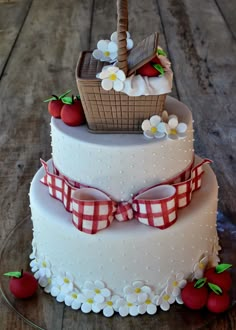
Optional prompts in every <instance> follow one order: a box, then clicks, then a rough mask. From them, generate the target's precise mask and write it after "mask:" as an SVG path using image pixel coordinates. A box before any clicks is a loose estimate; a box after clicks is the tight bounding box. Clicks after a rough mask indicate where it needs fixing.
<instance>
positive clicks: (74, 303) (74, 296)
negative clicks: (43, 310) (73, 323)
mask: <svg viewBox="0 0 236 330" xmlns="http://www.w3.org/2000/svg"><path fill="white" fill-rule="evenodd" d="M65 304H66V306H71V308H72V309H75V310H77V309H79V308H80V306H81V301H80V300H79V291H78V290H77V289H74V290H73V291H71V292H69V293H67V295H66V296H65Z"/></svg>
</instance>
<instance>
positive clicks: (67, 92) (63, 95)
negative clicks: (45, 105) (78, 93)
mask: <svg viewBox="0 0 236 330" xmlns="http://www.w3.org/2000/svg"><path fill="white" fill-rule="evenodd" d="M70 92H71V89H69V90H68V91H66V92H65V93H64V94H62V95H60V96H59V100H61V99H62V98H63V97H65V96H66V95H68V94H69V93H70Z"/></svg>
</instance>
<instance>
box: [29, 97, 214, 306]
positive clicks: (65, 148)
mask: <svg viewBox="0 0 236 330" xmlns="http://www.w3.org/2000/svg"><path fill="white" fill-rule="evenodd" d="M166 108H167V109H168V111H169V113H172V114H176V115H178V116H179V118H183V119H184V120H185V122H186V123H187V126H188V130H187V135H186V137H185V138H184V139H179V140H177V141H172V140H163V141H157V140H151V141H146V140H145V139H144V138H143V135H140V134H134V135H132V134H122V135H120V134H109V135H108V134H101V135H96V136H95V135H93V134H91V133H89V132H88V131H87V129H86V127H85V126H81V127H74V128H72V127H68V126H66V125H65V124H64V123H63V122H62V121H60V120H58V119H54V118H53V119H52V121H51V132H52V157H53V162H54V167H56V168H57V171H59V172H60V173H61V174H63V176H65V177H67V178H69V179H70V180H73V181H77V182H80V183H81V184H86V185H88V186H92V187H95V188H98V189H99V190H101V191H105V192H106V193H107V194H108V195H109V196H110V197H111V198H112V199H113V200H115V201H122V200H123V201H127V200H130V198H132V196H133V195H134V194H136V193H137V192H138V191H140V190H141V189H143V188H147V187H151V186H154V185H156V184H160V183H163V182H168V181H170V179H172V178H175V177H178V176H179V175H180V174H183V173H184V172H185V171H186V170H187V172H189V171H188V169H189V167H190V166H191V163H192V161H193V157H194V152H193V137H192V134H193V129H192V116H191V113H190V111H189V110H188V109H187V107H186V106H185V105H183V104H182V103H180V102H179V101H177V100H175V99H173V98H168V99H167V102H166ZM194 161H195V163H196V164H197V163H200V162H201V160H200V159H199V157H194ZM49 165H52V164H51V161H49ZM204 171H205V173H204V174H203V176H202V187H201V188H200V189H199V190H198V191H195V192H193V196H192V200H191V203H190V204H189V205H188V206H186V207H184V208H182V209H179V210H178V214H177V221H176V222H175V223H174V224H173V225H171V226H170V227H169V228H167V229H164V230H161V229H158V228H153V227H151V226H146V225H144V224H142V223H140V222H138V221H137V220H135V219H133V220H130V221H125V222H118V221H117V220H114V221H113V222H112V223H111V225H110V226H109V227H108V228H106V229H104V230H101V231H99V232H97V233H96V234H95V235H89V234H87V233H84V232H81V231H79V230H78V229H77V228H76V226H75V225H73V223H72V214H71V213H70V212H68V211H66V209H65V207H64V205H63V203H62V202H61V201H59V200H56V199H54V198H52V197H50V196H49V193H48V187H47V186H45V185H43V184H42V183H41V182H40V180H41V179H42V178H43V177H44V175H45V172H44V169H43V168H41V169H40V170H39V172H38V173H37V174H36V176H35V177H34V179H33V182H32V184H31V189H30V206H31V211H32V221H33V227H34V240H33V247H34V255H33V257H34V256H36V261H35V260H34V261H33V268H34V270H37V272H38V277H39V281H41V284H42V285H43V286H44V287H46V288H47V289H48V290H51V284H50V283H51V281H52V278H53V277H54V276H56V277H57V281H59V282H55V283H60V277H61V281H62V279H63V281H64V282H65V283H67V281H68V283H70V284H71V285H72V284H73V289H72V287H71V292H73V291H74V290H75V288H76V289H78V290H79V291H78V292H82V290H83V289H84V288H87V285H88V281H91V283H94V285H95V284H96V283H97V282H96V281H102V282H103V283H104V285H105V287H106V288H108V289H109V290H110V291H111V292H112V295H113V294H115V295H119V296H120V297H121V298H125V292H126V291H125V290H126V289H127V286H130V287H131V288H132V285H133V283H135V282H136V281H142V282H143V283H145V285H146V286H149V287H150V288H151V290H152V292H153V294H155V295H157V294H158V295H160V294H161V292H162V291H163V290H165V289H166V283H167V282H168V279H169V278H170V277H171V276H173V275H177V274H179V273H182V274H183V276H184V278H185V279H186V278H189V277H190V276H192V274H194V271H195V270H196V269H198V264H199V265H200V266H199V267H200V268H201V267H202V266H203V268H204V266H205V265H204V264H201V260H203V259H204V258H205V260H206V258H208V260H209V261H210V262H211V263H213V264H216V263H217V261H218V258H217V255H218V237H217V232H216V210H217V191H218V186H217V181H216V178H215V175H214V174H213V172H212V170H211V169H210V167H209V165H204ZM57 197H58V198H59V199H60V196H59V195H58V196H57ZM40 269H41V270H40ZM43 269H45V273H44V272H43ZM47 278H48V279H49V280H47ZM58 278H59V279H58ZM45 281H46V282H45ZM64 282H63V283H64ZM91 283H90V285H92V284H91ZM54 285H55V286H56V287H57V286H58V290H59V284H54ZM61 285H62V283H61ZM68 285H69V284H68ZM97 285H98V284H97ZM99 285H100V286H101V284H99ZM95 286H96V285H95ZM100 286H99V287H98V289H99V288H100ZM142 286H144V284H142ZM89 288H90V286H89ZM47 289H46V290H47ZM136 289H137V288H136ZM55 290H56V289H55V288H54V291H52V292H51V293H52V294H53V295H55V296H58V295H59V291H58V292H57V291H55ZM99 290H100V289H99ZM85 291H86V290H85ZM136 291H139V290H136ZM76 292H77V291H76ZM63 295H64V294H62V297H63V298H60V296H59V298H58V299H59V301H60V299H63V300H64V298H65V297H64V296H63ZM95 310H96V309H95Z"/></svg>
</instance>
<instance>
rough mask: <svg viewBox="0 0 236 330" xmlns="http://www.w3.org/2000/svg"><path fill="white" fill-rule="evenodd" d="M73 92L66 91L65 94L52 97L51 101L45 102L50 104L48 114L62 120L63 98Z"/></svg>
mask: <svg viewBox="0 0 236 330" xmlns="http://www.w3.org/2000/svg"><path fill="white" fill-rule="evenodd" d="M70 92H71V90H69V91H66V92H65V93H64V94H62V95H60V96H57V95H52V97H51V98H50V99H47V100H44V101H43V102H49V103H48V112H49V113H50V115H51V116H52V117H55V118H61V109H62V107H63V104H64V103H63V102H62V100H63V98H64V97H66V96H67V95H68V94H69V93H70Z"/></svg>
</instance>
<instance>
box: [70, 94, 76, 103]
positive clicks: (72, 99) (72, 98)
mask: <svg viewBox="0 0 236 330" xmlns="http://www.w3.org/2000/svg"><path fill="white" fill-rule="evenodd" d="M71 101H72V103H71V104H74V103H75V100H74V95H73V94H72V96H71Z"/></svg>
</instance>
